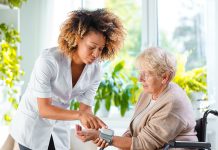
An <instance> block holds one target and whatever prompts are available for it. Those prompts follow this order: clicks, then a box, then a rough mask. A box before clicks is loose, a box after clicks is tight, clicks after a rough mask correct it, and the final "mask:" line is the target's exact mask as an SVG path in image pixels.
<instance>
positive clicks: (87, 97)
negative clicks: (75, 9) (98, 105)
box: [77, 65, 102, 106]
mask: <svg viewBox="0 0 218 150" xmlns="http://www.w3.org/2000/svg"><path fill="white" fill-rule="evenodd" d="M92 72H93V73H92V74H91V78H93V82H92V84H90V85H89V86H88V88H87V91H86V92H84V93H83V94H82V95H80V96H78V97H77V100H78V101H79V102H82V103H84V104H86V105H89V106H93V105H94V98H95V95H96V91H97V90H98V87H99V84H100V82H101V78H102V72H101V66H100V65H97V66H96V67H95V69H93V70H92Z"/></svg>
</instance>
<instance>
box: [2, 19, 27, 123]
mask: <svg viewBox="0 0 218 150" xmlns="http://www.w3.org/2000/svg"><path fill="white" fill-rule="evenodd" d="M19 42H20V37H19V33H18V32H17V30H16V29H14V28H13V27H10V26H8V25H6V24H5V23H1V24H0V81H2V82H3V84H4V85H6V86H7V87H9V88H8V100H9V102H10V103H11V104H12V106H13V107H14V108H15V109H16V108H17V107H18V103H17V101H16V99H15V98H14V94H15V93H17V90H16V89H15V88H14V85H15V83H16V82H18V81H20V77H21V75H23V74H24V72H23V71H22V70H21V68H20V61H21V59H22V58H21V56H18V54H17V44H18V43H19ZM4 119H5V120H6V121H10V119H11V118H10V116H9V114H7V113H6V114H5V115H4Z"/></svg>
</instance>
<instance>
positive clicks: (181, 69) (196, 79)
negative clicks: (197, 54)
mask: <svg viewBox="0 0 218 150" xmlns="http://www.w3.org/2000/svg"><path fill="white" fill-rule="evenodd" d="M186 61H187V55H182V56H180V57H178V58H177V72H176V75H175V78H174V79H173V81H174V82H175V83H177V84H178V85H180V86H181V87H182V88H183V89H184V90H185V91H186V93H187V95H188V96H189V97H190V99H192V100H193V93H196V92H200V93H202V94H203V95H204V97H201V98H204V99H206V97H207V72H206V69H205V67H199V68H195V69H192V70H188V71H186V69H185V65H186Z"/></svg>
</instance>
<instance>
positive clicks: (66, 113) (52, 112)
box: [37, 98, 80, 120]
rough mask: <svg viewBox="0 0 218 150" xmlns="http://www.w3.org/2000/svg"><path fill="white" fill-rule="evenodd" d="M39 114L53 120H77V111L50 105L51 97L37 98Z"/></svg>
mask: <svg viewBox="0 0 218 150" xmlns="http://www.w3.org/2000/svg"><path fill="white" fill-rule="evenodd" d="M37 102H38V109H39V115H40V117H42V118H49V119H54V120H77V119H79V115H80V113H79V111H73V110H67V109H63V108H60V107H57V106H53V105H52V99H51V98H37Z"/></svg>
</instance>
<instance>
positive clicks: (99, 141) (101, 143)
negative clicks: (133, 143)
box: [93, 138, 108, 147]
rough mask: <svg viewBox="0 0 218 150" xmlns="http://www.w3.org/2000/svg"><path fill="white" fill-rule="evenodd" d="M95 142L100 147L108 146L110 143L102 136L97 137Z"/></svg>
mask: <svg viewBox="0 0 218 150" xmlns="http://www.w3.org/2000/svg"><path fill="white" fill-rule="evenodd" d="M93 143H94V144H96V145H97V146H98V147H107V146H108V143H107V142H106V141H105V140H103V139H100V138H97V139H96V140H94V141H93Z"/></svg>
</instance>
